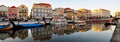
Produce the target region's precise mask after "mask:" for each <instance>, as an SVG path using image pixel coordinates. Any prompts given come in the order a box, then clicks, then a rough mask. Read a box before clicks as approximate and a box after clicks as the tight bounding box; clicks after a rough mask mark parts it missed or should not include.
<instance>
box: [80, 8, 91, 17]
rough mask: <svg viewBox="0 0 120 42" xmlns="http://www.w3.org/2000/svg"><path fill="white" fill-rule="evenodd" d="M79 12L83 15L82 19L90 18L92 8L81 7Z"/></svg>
mask: <svg viewBox="0 0 120 42" xmlns="http://www.w3.org/2000/svg"><path fill="white" fill-rule="evenodd" d="M78 13H79V14H80V16H79V17H81V19H88V18H89V17H91V14H92V13H91V10H88V9H85V8H81V9H79V10H78Z"/></svg>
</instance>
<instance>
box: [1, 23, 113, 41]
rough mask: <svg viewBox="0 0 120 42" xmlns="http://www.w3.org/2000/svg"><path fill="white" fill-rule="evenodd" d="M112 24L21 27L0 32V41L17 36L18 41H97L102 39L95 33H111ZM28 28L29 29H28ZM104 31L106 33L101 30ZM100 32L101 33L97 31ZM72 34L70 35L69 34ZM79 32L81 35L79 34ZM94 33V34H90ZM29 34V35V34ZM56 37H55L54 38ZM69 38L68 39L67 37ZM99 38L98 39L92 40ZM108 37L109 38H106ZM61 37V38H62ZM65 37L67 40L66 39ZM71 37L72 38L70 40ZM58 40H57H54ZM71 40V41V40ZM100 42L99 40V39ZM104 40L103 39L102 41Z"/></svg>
mask: <svg viewBox="0 0 120 42" xmlns="http://www.w3.org/2000/svg"><path fill="white" fill-rule="evenodd" d="M111 27H112V26H104V24H102V23H99V24H86V25H82V26H81V25H79V24H68V25H48V26H45V27H39V28H31V29H22V30H17V31H8V32H0V40H1V41H0V42H3V41H6V42H8V41H10V40H12V41H11V42H13V41H17V40H18V39H17V38H19V39H20V42H28V41H30V42H39V41H43V42H58V41H59V40H61V42H62V41H63V42H72V41H76V42H80V41H81V42H83V41H84V42H90V41H91V42H98V41H100V40H99V39H101V40H103V38H104V37H103V38H102V37H95V36H97V35H99V36H100V35H102V36H104V35H106V34H111V35H112V33H111V32H113V30H112V29H111ZM28 30H30V31H31V32H30V31H28ZM108 30H112V31H108ZM103 31H106V32H107V33H105V32H103ZM28 32H30V33H28ZM97 32H98V33H99V32H101V34H100V33H99V34H98V33H97ZM71 34H72V35H71ZM80 34H81V35H80ZM85 34H86V36H87V35H88V36H91V38H88V37H85ZM91 34H94V35H91ZM30 35H31V36H30ZM111 35H108V37H106V39H105V42H109V39H110V37H111ZM57 36H61V37H62V38H59V37H57ZM66 36H71V37H72V38H70V37H66ZM55 37H57V38H55ZM80 37H82V39H86V40H87V39H90V40H88V41H86V40H82V39H81V38H80ZM7 38H13V39H10V40H6V39H7ZM67 38H69V39H67ZM92 38H93V39H96V38H99V39H98V40H92ZM108 38H109V39H108ZM62 39H63V40H62ZM66 39H67V40H66ZM72 39H73V40H72ZM56 40H58V41H56ZM71 40H72V41H71ZM100 42H101V41H100ZM102 42H104V40H103V41H102Z"/></svg>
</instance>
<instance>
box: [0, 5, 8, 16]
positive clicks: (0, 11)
mask: <svg viewBox="0 0 120 42" xmlns="http://www.w3.org/2000/svg"><path fill="white" fill-rule="evenodd" d="M7 16H8V7H7V6H5V5H0V17H4V18H7Z"/></svg>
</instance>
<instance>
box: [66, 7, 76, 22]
mask: <svg viewBox="0 0 120 42" xmlns="http://www.w3.org/2000/svg"><path fill="white" fill-rule="evenodd" d="M64 13H65V14H66V17H67V18H68V19H70V20H71V19H73V17H74V16H75V15H74V9H71V8H65V9H64Z"/></svg>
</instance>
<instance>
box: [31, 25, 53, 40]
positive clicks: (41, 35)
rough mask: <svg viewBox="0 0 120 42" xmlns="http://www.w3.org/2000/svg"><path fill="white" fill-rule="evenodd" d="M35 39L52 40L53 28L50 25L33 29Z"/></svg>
mask: <svg viewBox="0 0 120 42" xmlns="http://www.w3.org/2000/svg"><path fill="white" fill-rule="evenodd" d="M31 33H32V38H33V40H41V41H44V40H50V39H51V36H52V28H51V27H50V26H46V27H41V28H37V29H31Z"/></svg>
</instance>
